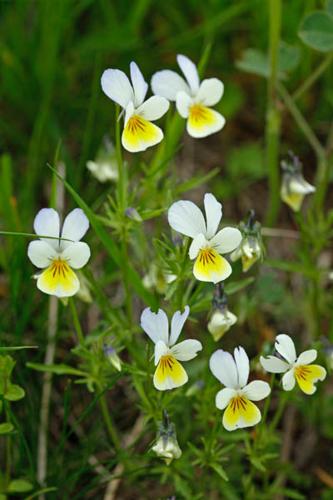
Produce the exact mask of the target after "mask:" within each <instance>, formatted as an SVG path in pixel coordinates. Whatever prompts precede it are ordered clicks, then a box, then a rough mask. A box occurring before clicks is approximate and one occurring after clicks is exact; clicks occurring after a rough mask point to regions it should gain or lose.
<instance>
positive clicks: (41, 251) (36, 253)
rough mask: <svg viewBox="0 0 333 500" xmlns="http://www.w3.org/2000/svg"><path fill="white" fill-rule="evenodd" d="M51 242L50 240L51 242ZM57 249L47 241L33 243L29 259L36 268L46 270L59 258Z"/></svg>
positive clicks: (29, 249)
mask: <svg viewBox="0 0 333 500" xmlns="http://www.w3.org/2000/svg"><path fill="white" fill-rule="evenodd" d="M49 241H50V240H49ZM57 255H58V254H57V252H56V251H55V249H54V248H53V247H52V246H51V245H50V244H49V243H47V242H46V241H41V240H38V241H32V242H31V243H29V246H28V257H29V259H30V260H31V262H32V263H33V265H34V266H36V267H39V268H40V269H44V267H48V266H49V265H50V263H51V261H52V260H53V259H54V258H55V257H56V256H57Z"/></svg>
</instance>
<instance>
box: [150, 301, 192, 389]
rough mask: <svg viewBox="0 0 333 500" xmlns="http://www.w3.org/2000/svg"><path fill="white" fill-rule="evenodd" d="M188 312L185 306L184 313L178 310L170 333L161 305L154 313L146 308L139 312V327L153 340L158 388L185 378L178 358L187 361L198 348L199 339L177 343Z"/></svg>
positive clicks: (170, 387)
mask: <svg viewBox="0 0 333 500" xmlns="http://www.w3.org/2000/svg"><path fill="white" fill-rule="evenodd" d="M189 313H190V308H189V307H188V306H186V307H185V310H184V312H183V313H181V312H180V311H177V312H176V313H175V314H174V315H173V318H172V321H171V330H170V333H169V321H168V317H167V315H166V314H165V312H164V311H162V309H159V310H158V312H157V313H153V312H152V311H151V310H150V309H149V308H146V309H145V310H144V311H143V313H142V314H141V327H142V329H143V330H144V331H145V332H146V334H147V335H148V337H149V338H150V339H151V340H152V341H153V342H154V344H155V354H154V358H155V366H156V370H155V374H154V386H155V387H156V389H158V390H159V391H165V390H168V389H174V388H176V387H180V386H182V385H184V384H186V382H187V381H188V376H187V373H186V371H185V370H184V368H183V366H182V365H181V364H180V363H179V361H189V360H190V359H193V358H195V357H196V355H197V353H198V351H201V349H202V345H201V342H199V341H198V340H194V339H187V340H183V341H182V342H180V343H179V344H176V342H177V340H178V337H179V335H180V333H181V330H182V328H183V326H184V323H185V321H186V319H187V317H188V315H189Z"/></svg>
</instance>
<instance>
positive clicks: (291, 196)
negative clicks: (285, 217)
mask: <svg viewBox="0 0 333 500" xmlns="http://www.w3.org/2000/svg"><path fill="white" fill-rule="evenodd" d="M281 199H282V201H284V202H285V203H286V204H287V205H289V207H290V208H291V209H292V210H294V212H298V211H299V210H300V208H301V206H302V203H303V199H304V194H303V193H292V192H288V191H287V190H286V189H285V188H282V189H281Z"/></svg>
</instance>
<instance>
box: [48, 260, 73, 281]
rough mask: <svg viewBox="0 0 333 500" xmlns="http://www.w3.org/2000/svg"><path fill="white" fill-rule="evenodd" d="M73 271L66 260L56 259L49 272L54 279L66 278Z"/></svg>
mask: <svg viewBox="0 0 333 500" xmlns="http://www.w3.org/2000/svg"><path fill="white" fill-rule="evenodd" d="M70 271H71V268H70V267H69V265H68V264H67V262H66V261H65V260H62V259H55V260H54V261H53V262H52V264H51V266H50V267H49V272H50V274H52V278H56V277H57V276H58V277H61V276H62V277H63V278H66V274H68V273H69V272H70Z"/></svg>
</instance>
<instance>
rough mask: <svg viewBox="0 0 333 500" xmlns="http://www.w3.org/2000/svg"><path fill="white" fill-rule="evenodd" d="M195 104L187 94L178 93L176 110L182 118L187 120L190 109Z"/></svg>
mask: <svg viewBox="0 0 333 500" xmlns="http://www.w3.org/2000/svg"><path fill="white" fill-rule="evenodd" d="M192 104H193V99H192V97H191V96H190V95H189V94H187V93H186V92H182V91H181V92H178V94H177V96H176V108H177V111H178V113H179V114H180V116H181V117H182V118H187V117H188V115H189V112H190V107H191V105H192Z"/></svg>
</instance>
